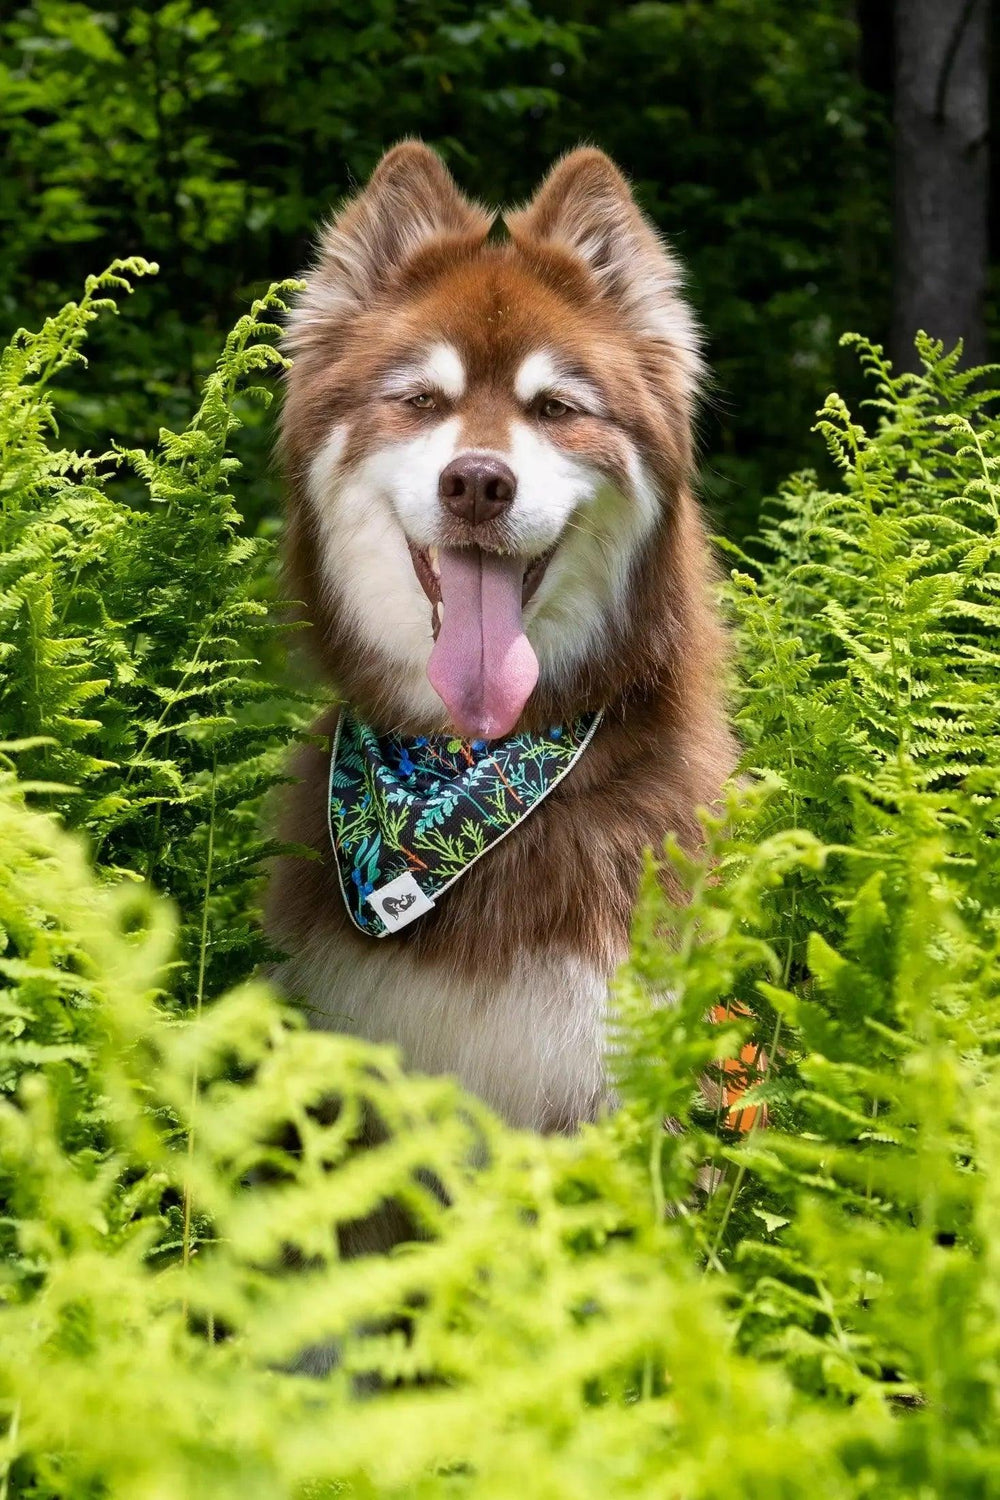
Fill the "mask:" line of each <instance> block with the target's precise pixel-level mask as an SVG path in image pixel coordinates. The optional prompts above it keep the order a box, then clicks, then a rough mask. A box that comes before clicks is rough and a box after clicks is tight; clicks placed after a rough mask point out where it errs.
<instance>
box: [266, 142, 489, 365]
mask: <svg viewBox="0 0 1000 1500" xmlns="http://www.w3.org/2000/svg"><path fill="white" fill-rule="evenodd" d="M491 223H492V216H491V215H490V214H488V213H487V212H485V210H483V209H482V208H480V207H479V205H478V204H475V203H472V202H471V201H470V200H469V199H468V198H466V197H464V196H463V195H462V193H460V192H459V190H458V188H457V187H456V185H455V182H454V179H453V178H452V176H451V173H450V172H449V171H448V168H447V167H446V166H445V164H444V162H443V161H442V160H441V158H440V157H439V156H438V155H437V154H436V153H435V152H434V151H432V150H431V149H430V147H429V146H425V145H424V144H423V143H422V142H421V141H401V142H400V144H399V145H398V146H393V148H392V150H391V151H387V152H386V154H385V155H384V156H383V158H382V160H381V161H380V162H379V164H378V166H377V167H376V168H375V171H374V172H373V173H372V175H371V177H370V178H369V181H368V184H367V186H366V187H365V188H363V189H362V191H361V192H360V193H358V194H356V195H355V197H354V198H352V199H351V200H350V202H349V203H348V204H347V205H346V206H345V207H344V208H343V209H342V210H341V212H340V213H339V214H337V216H336V217H335V218H334V219H333V220H332V222H331V223H330V224H328V225H327V226H326V228H325V229H324V231H323V234H322V236H321V239H320V244H319V256H318V258H317V261H316V264H315V266H314V267H313V269H312V271H311V272H309V273H308V276H307V283H308V284H307V290H306V292H305V293H304V294H303V296H302V298H301V299H300V301H299V303H298V305H297V307H296V310H295V312H294V314H293V316H292V319H291V324H290V329H289V342H290V343H291V344H292V346H293V347H294V346H295V345H296V344H300V343H302V342H306V341H308V338H309V334H310V332H311V331H313V330H319V329H329V327H330V324H331V322H334V323H336V322H338V321H340V320H341V319H342V318H344V317H346V316H349V315H350V314H351V313H354V312H358V311H360V310H361V309H363V308H364V307H366V306H367V305H369V303H370V302H371V301H372V299H373V298H374V297H375V296H376V295H377V293H378V291H379V290H380V288H381V287H383V286H384V285H385V284H386V283H387V282H388V281H389V280H390V278H391V277H392V275H393V273H394V272H395V271H396V270H398V269H399V267H400V266H402V265H403V264H404V262H405V261H407V260H408V259H409V258H410V256H412V255H413V254H415V252H416V251H418V250H420V249H421V248H422V246H424V245H426V244H427V243H428V242H429V241H430V240H432V239H435V238H436V237H438V236H441V235H474V236H478V237H485V235H487V234H488V233H489V229H490V225H491Z"/></svg>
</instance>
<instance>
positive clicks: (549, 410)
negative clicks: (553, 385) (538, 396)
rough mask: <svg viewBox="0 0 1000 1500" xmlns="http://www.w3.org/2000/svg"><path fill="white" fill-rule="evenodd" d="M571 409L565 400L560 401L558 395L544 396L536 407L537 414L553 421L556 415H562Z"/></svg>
mask: <svg viewBox="0 0 1000 1500" xmlns="http://www.w3.org/2000/svg"><path fill="white" fill-rule="evenodd" d="M570 410H571V408H570V406H569V405H568V404H567V403H566V402H565V401H560V400H559V397H558V396H546V398H545V400H544V401H543V402H542V404H541V406H540V407H539V408H538V411H539V415H541V416H543V417H546V418H548V420H549V421H554V420H555V418H556V417H564V416H566V414H567V412H569V411H570Z"/></svg>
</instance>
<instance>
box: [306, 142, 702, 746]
mask: <svg viewBox="0 0 1000 1500" xmlns="http://www.w3.org/2000/svg"><path fill="white" fill-rule="evenodd" d="M491 225H492V217H491V215H489V214H488V213H486V212H485V211H484V210H482V209H481V208H480V207H478V206H477V205H475V204H473V203H471V202H469V201H468V200H467V199H466V198H464V197H463V196H462V195H461V193H460V192H459V191H458V189H457V187H456V186H455V184H454V182H453V181H452V179H451V177H450V176H449V174H448V172H447V170H446V169H445V167H444V166H443V164H442V163H441V161H440V160H439V158H438V157H437V156H436V155H435V154H434V153H433V152H432V151H430V150H429V149H427V148H426V147H424V146H422V145H419V144H416V143H406V144H403V145H401V146H397V147H396V148H395V149H394V150H392V151H390V152H389V153H388V155H387V156H385V157H384V158H383V160H382V162H381V163H380V164H379V166H378V168H377V169H376V171H375V173H374V175H373V176H372V179H371V181H370V182H369V184H368V186H367V187H366V188H365V189H364V191H362V192H361V193H360V194H359V195H358V196H357V197H355V198H354V200H353V201H352V202H351V203H350V204H349V205H348V206H347V207H346V208H345V209H344V211H343V212H342V213H341V214H340V215H339V216H338V217H337V218H336V219H335V220H334V221H333V223H332V224H331V225H330V226H329V228H328V229H327V230H326V232H325V234H324V236H323V239H322V242H321V247H320V253H319V259H318V262H317V264H316V266H315V268H314V269H313V270H312V271H311V272H310V273H309V276H308V287H307V290H306V291H305V293H304V294H303V295H302V297H301V300H300V301H299V303H298V305H297V307H296V309H295V311H294V313H293V316H292V319H291V324H290V328H289V332H288V340H287V342H288V347H289V351H290V353H291V354H292V356H293V358H294V365H293V368H292V370H291V373H290V375H289V381H288V393H287V400H286V403H285V410H284V419H283V449H284V454H285V459H286V464H287V468H288V472H289V475H290V478H291V481H292V515H291V527H290V548H289V556H290V561H291V565H292V578H293V587H294V588H295V589H296V591H297V593H298V596H299V597H300V598H302V599H303V600H304V601H305V603H306V606H307V608H308V610H309V613H310V615H311V617H312V619H313V622H314V624H315V626H316V627H317V636H318V641H317V644H318V645H319V647H320V649H321V651H322V652H323V654H324V656H325V657H326V660H327V663H328V665H329V667H330V669H331V671H332V673H333V676H334V678H335V680H336V681H337V683H338V685H339V686H340V688H341V689H342V691H343V692H344V693H345V694H346V695H347V696H348V697H349V698H350V699H351V700H352V701H353V702H355V703H356V704H358V705H359V706H360V707H361V708H362V709H363V710H364V711H365V712H366V713H367V714H369V715H370V716H371V717H372V719H373V720H374V721H376V722H381V723H382V724H383V726H384V727H390V726H392V727H404V728H407V729H409V730H411V731H412V732H421V731H427V732H433V731H439V730H442V729H446V728H453V729H457V730H459V731H460V732H461V733H462V734H464V735H467V736H469V737H482V738H493V737H496V736H499V735H503V734H506V733H508V732H509V731H510V730H511V729H513V728H514V726H515V725H516V724H518V723H525V724H527V723H530V722H533V721H541V720H543V719H545V718H551V717H553V716H554V715H555V714H557V713H559V714H562V713H567V712H577V711H580V710H581V709H583V708H586V707H595V706H597V705H598V703H599V702H605V701H608V699H609V696H610V695H611V694H613V693H614V692H615V691H616V690H620V689H621V688H622V687H623V686H627V685H628V682H629V679H630V676H631V677H633V678H634V677H636V676H637V675H641V674H642V672H643V671H644V670H645V671H647V672H648V671H649V670H650V662H651V660H652V658H653V657H657V656H662V652H663V650H664V649H665V647H664V644H663V643H664V640H665V639H666V638H667V637H669V636H670V633H671V632H670V619H671V617H672V616H673V617H674V618H675V619H676V617H677V615H678V612H682V611H683V601H682V599H681V597H680V595H681V594H682V593H683V588H682V586H681V583H680V581H679V580H678V577H677V576H676V575H677V563H676V558H677V550H678V547H679V548H680V549H681V550H683V547H684V544H685V543H684V537H683V536H680V537H679V538H675V541H674V543H673V544H672V546H668V545H667V544H666V542H665V540H664V539H665V537H666V535H667V533H669V532H670V531H671V528H673V529H674V530H676V525H677V521H676V516H677V510H678V506H679V505H683V503H684V498H683V497H684V491H685V486H686V480H687V478H688V475H689V470H690V464H691V437H690V428H691V407H692V402H693V398H694V394H695V387H696V383H697V379H698V374H699V357H698V347H697V346H698V340H697V335H696V330H695V327H694V324H693V321H692V318H691V316H690V314H689V312H688V309H687V307H686V305H685V303H684V302H683V300H682V298H681V295H680V290H679V273H678V269H677V266H676V263H675V262H674V260H673V259H672V257H671V256H670V255H669V254H668V252H667V251H666V249H665V248H664V246H663V245H662V244H661V242H660V240H659V239H658V237H657V235H656V233H655V232H654V230H653V229H652V227H651V226H650V225H649V224H648V223H647V221H646V220H645V219H644V218H643V216H642V214H641V213H640V212H639V210H638V208H637V207H636V205H635V203H634V201H633V199H632V196H631V193H630V191H629V189H628V186H627V184H626V182H625V181H624V179H623V178H622V176H621V175H620V173H619V172H618V171H617V169H616V168H615V167H614V165H613V164H612V163H611V162H610V161H609V160H608V158H607V157H606V156H604V155H603V154H602V153H601V152H599V151H596V150H592V149H587V148H584V149H581V150H578V151H575V152H573V153H572V154H571V155H569V156H567V157H565V158H564V159H563V160H562V161H560V162H559V163H558V164H557V165H556V166H555V168H554V169H553V171H552V172H551V173H550V175H549V177H548V178H547V179H546V180H545V182H544V183H543V184H542V186H541V188H540V189H539V192H538V194H537V195H536V197H535V199H534V200H533V201H532V202H531V203H530V204H529V205H528V206H527V207H525V208H522V209H520V210H519V211H517V212H515V213H511V214H509V215H507V217H506V226H507V231H508V233H507V236H506V238H504V239H502V240H494V239H491V238H490V237H489V236H490V229H491ZM686 503H687V504H688V505H689V504H690V502H689V501H687V502H686ZM681 529H682V531H683V529H684V528H683V525H682V527H681ZM671 556H673V559H674V561H673V563H671V560H670V557H671ZM658 559H659V561H657V560H658ZM669 595H672V597H668V596H669ZM644 664H645V665H644Z"/></svg>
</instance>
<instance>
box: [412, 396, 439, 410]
mask: <svg viewBox="0 0 1000 1500" xmlns="http://www.w3.org/2000/svg"><path fill="white" fill-rule="evenodd" d="M406 404H407V406H415V407H416V408H417V411H433V410H434V408H435V406H437V402H436V401H435V400H434V397H433V396H432V395H431V393H430V391H418V392H417V394H416V395H415V396H410V397H408V398H407V403H406Z"/></svg>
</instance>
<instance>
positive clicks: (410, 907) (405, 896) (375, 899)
mask: <svg viewBox="0 0 1000 1500" xmlns="http://www.w3.org/2000/svg"><path fill="white" fill-rule="evenodd" d="M367 900H368V905H369V906H371V907H374V909H375V911H376V912H377V913H378V915H379V916H380V917H381V918H382V921H383V922H384V923H385V925H386V927H387V928H388V929H389V931H390V932H398V931H399V929H400V928H401V927H405V926H406V925H407V923H408V922H413V921H414V920H415V919H416V918H417V917H422V916H423V914H424V912H425V911H430V910H431V908H432V907H433V905H434V902H433V901H432V900H431V899H430V897H428V896H425V895H424V893H423V891H422V890H421V889H420V887H419V885H418V884H417V882H416V881H415V880H414V878H413V876H412V875H411V874H410V873H409V871H407V872H406V874H405V875H397V876H396V878H395V880H390V881H389V882H388V884H386V885H380V886H379V888H378V890H377V891H372V892H371V894H370V895H369V896H368V898H367Z"/></svg>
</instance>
